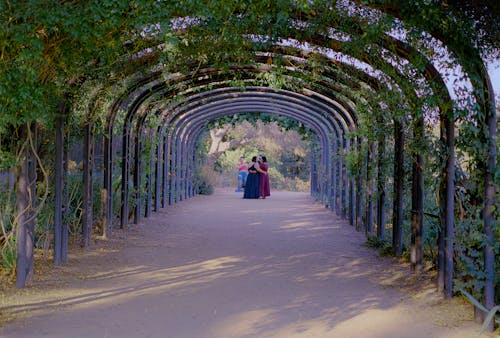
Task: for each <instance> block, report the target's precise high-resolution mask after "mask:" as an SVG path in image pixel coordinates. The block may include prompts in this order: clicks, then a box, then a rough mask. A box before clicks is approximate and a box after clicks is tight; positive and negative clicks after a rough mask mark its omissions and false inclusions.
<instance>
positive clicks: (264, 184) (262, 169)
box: [258, 156, 271, 199]
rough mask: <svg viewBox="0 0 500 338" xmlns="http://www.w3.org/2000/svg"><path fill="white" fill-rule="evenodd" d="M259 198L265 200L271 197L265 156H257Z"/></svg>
mask: <svg viewBox="0 0 500 338" xmlns="http://www.w3.org/2000/svg"><path fill="white" fill-rule="evenodd" d="M259 163H260V164H259V170H258V171H259V173H260V177H259V198H262V199H264V198H266V197H268V196H271V185H270V183H269V174H268V172H267V171H268V170H269V166H268V164H267V158H266V157H265V156H259Z"/></svg>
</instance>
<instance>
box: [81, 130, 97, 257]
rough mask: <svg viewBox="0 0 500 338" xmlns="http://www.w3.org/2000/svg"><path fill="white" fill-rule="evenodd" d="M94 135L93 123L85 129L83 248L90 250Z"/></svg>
mask: <svg viewBox="0 0 500 338" xmlns="http://www.w3.org/2000/svg"><path fill="white" fill-rule="evenodd" d="M93 137H94V136H93V133H92V124H91V122H89V123H87V124H86V125H85V127H84V138H83V143H84V144H83V205H82V209H83V210H82V243H81V245H82V247H84V248H88V247H89V246H90V244H91V241H92V235H93V234H92V230H93V208H92V207H93V205H92V204H93V203H92V202H93V191H92V169H93V156H92V155H93V146H94V145H93Z"/></svg>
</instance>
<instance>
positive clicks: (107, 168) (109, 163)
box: [102, 131, 113, 238]
mask: <svg viewBox="0 0 500 338" xmlns="http://www.w3.org/2000/svg"><path fill="white" fill-rule="evenodd" d="M103 187H104V190H105V198H106V205H105V207H106V214H105V217H104V218H105V224H103V225H102V229H103V233H102V235H103V237H104V238H108V237H110V236H111V232H112V229H113V132H112V131H109V132H108V134H107V135H105V136H104V184H103Z"/></svg>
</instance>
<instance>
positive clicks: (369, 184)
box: [365, 141, 375, 235]
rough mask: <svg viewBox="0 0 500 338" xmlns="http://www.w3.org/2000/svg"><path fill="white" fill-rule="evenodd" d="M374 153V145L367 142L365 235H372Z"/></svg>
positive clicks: (371, 142)
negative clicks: (372, 160) (372, 163)
mask: <svg viewBox="0 0 500 338" xmlns="http://www.w3.org/2000/svg"><path fill="white" fill-rule="evenodd" d="M374 153H375V144H374V142H373V141H369V145H368V150H367V152H366V223H365V224H366V228H365V231H366V234H368V235H372V234H373V177H372V176H373V169H372V168H373V166H372V165H371V159H372V155H373V154H374Z"/></svg>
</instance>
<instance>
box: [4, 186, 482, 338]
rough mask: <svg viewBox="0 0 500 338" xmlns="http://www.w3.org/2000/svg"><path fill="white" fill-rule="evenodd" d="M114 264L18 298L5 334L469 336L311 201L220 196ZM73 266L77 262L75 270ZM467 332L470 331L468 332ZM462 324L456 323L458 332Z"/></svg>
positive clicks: (154, 227)
mask: <svg viewBox="0 0 500 338" xmlns="http://www.w3.org/2000/svg"><path fill="white" fill-rule="evenodd" d="M136 228H137V229H138V231H136V232H134V233H133V234H132V236H131V238H129V240H128V241H127V246H126V247H124V248H123V249H122V250H121V251H120V252H119V255H117V258H116V260H113V261H112V262H113V263H112V264H102V266H99V267H97V268H96V269H94V272H93V273H90V274H88V275H85V276H84V278H82V279H79V280H75V281H74V282H72V283H68V285H65V286H63V287H62V288H57V289H48V290H43V292H41V294H39V293H36V291H33V293H32V296H33V297H29V293H28V294H27V295H26V296H25V298H20V299H17V300H12V299H8V298H7V299H6V302H4V304H6V305H5V306H2V308H1V311H2V312H4V313H8V314H10V315H17V316H21V317H22V316H26V318H25V319H23V320H18V321H14V322H13V323H11V324H9V325H7V326H6V327H4V328H3V331H0V332H1V334H2V337H39V336H41V337H43V336H46V337H361V336H363V337H422V336H426V337H462V336H463V337H468V336H470V334H471V333H474V334H476V333H477V331H475V330H476V329H477V327H476V326H474V325H473V324H470V323H468V322H466V323H465V325H460V326H450V325H448V324H447V323H446V318H445V323H444V324H443V323H439V322H436V318H435V317H434V312H435V311H432V310H430V311H426V308H424V307H422V306H420V305H418V304H416V303H413V300H412V298H411V297H410V296H409V295H408V294H407V293H405V292H403V291H401V290H399V289H398V288H396V287H392V286H391V285H393V283H394V280H395V279H397V278H398V277H401V276H402V275H404V273H405V272H404V270H402V269H398V268H397V267H395V266H393V265H392V264H391V260H390V259H384V258H380V257H377V255H376V253H375V252H374V251H373V250H370V249H368V248H366V247H365V246H364V245H363V243H364V235H363V234H360V233H357V232H355V231H354V230H353V228H352V227H350V226H349V225H347V224H346V223H345V221H342V220H339V219H338V218H336V217H335V215H334V214H333V213H331V212H330V211H328V210H326V209H325V208H323V207H322V206H320V205H318V204H315V203H314V202H313V201H312V200H311V199H310V197H309V196H308V195H307V194H301V193H285V192H273V196H271V198H270V199H266V200H243V199H241V195H239V194H236V193H234V192H230V191H225V190H220V191H218V192H217V193H216V194H215V195H213V196H209V197H206V196H198V197H196V198H194V199H191V200H188V201H183V202H181V203H179V204H177V205H175V206H172V207H169V208H167V209H164V210H162V211H161V212H159V213H156V214H155V215H154V216H153V217H151V218H150V219H148V220H146V221H145V222H144V223H143V224H141V225H138V226H137V227H136ZM70 264H71V262H70ZM462 324H463V323H462ZM454 325H456V323H454Z"/></svg>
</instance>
